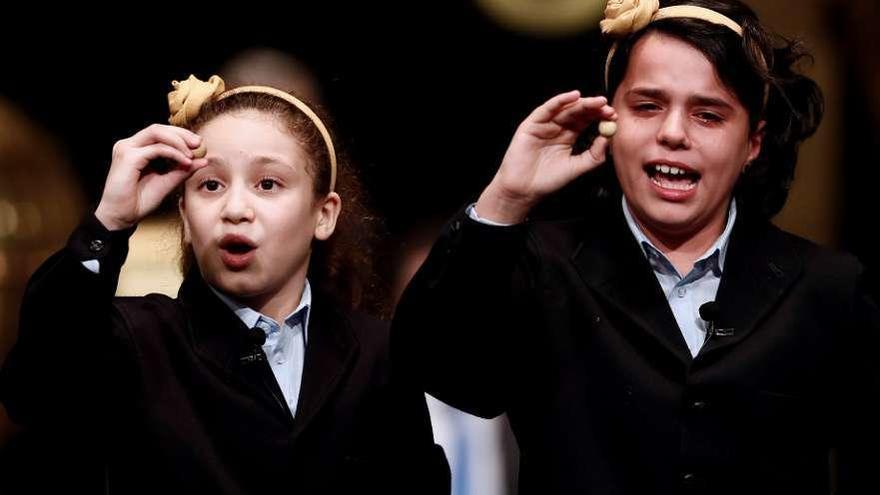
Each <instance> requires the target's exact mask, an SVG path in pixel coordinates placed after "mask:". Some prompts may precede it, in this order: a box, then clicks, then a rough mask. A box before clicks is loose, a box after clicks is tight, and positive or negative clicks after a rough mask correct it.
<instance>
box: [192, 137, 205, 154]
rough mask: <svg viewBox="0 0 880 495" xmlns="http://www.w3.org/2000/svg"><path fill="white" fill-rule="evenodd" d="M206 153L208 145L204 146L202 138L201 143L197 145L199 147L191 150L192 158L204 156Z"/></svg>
mask: <svg viewBox="0 0 880 495" xmlns="http://www.w3.org/2000/svg"><path fill="white" fill-rule="evenodd" d="M207 154H208V147H207V146H205V140H204V139H202V143H201V144H200V145H199V147H198V148H196V149H194V150H193V158H204V157H205V155H207Z"/></svg>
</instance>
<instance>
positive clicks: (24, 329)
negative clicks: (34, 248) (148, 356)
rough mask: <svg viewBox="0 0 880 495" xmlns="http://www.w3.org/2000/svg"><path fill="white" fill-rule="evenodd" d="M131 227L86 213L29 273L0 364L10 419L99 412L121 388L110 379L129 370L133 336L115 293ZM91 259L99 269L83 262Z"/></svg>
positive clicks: (1, 394)
mask: <svg viewBox="0 0 880 495" xmlns="http://www.w3.org/2000/svg"><path fill="white" fill-rule="evenodd" d="M133 232H134V229H127V230H121V231H115V232H111V231H108V230H107V229H106V228H105V227H104V226H103V225H102V224H101V223H100V221H98V219H97V218H95V217H94V215H90V216H89V217H88V218H86V219H85V220H84V221H83V222H82V223H81V224H80V225H79V226H78V227H77V229H76V230H75V231H74V232H73V234H72V235H71V236H70V238H69V239H68V242H67V245H66V246H65V247H64V248H62V249H61V250H60V251H58V252H56V253H55V254H53V255H52V256H51V257H50V258H49V259H48V260H46V261H45V262H44V263H43V264H42V265H41V266H40V267H39V268H38V269H37V271H36V272H35V273H34V274H33V276H32V277H31V278H30V280H29V281H28V285H27V287H26V290H25V294H24V299H23V301H22V307H21V317H20V326H19V334H18V339H17V342H16V343H15V345H14V347H13V348H12V350H11V351H10V353H9V355H8V357H7V359H6V362H5V363H4V366H3V369H2V370H0V401H2V402H3V404H4V405H5V406H6V408H7V411H8V412H9V415H10V417H11V418H12V419H13V420H14V421H16V422H18V423H21V424H31V423H37V422H41V421H43V420H51V419H52V418H55V419H58V418H65V419H73V420H75V419H86V418H91V419H98V418H99V417H100V416H101V414H103V413H105V412H108V413H109V409H107V405H108V403H109V402H112V400H113V399H114V398H118V397H119V396H120V395H121V394H124V393H125V391H124V390H119V389H114V388H113V387H118V386H119V385H120V384H122V383H123V382H124V381H125V379H126V373H128V372H130V370H129V369H127V368H126V366H127V365H126V364H125V363H126V362H131V361H130V360H129V359H128V357H127V356H128V355H130V353H131V352H132V349H131V345H132V344H131V340H130V339H128V338H126V336H125V334H124V331H125V330H124V329H123V327H122V325H121V322H120V321H119V318H118V315H116V314H115V311H114V309H113V296H114V293H115V291H116V284H117V281H118V279H119V272H120V269H121V268H122V264H123V263H124V261H125V257H126V255H127V253H128V239H129V237H130V236H131V234H132V233H133ZM89 259H94V260H97V261H98V262H99V264H100V271H99V273H98V274H95V273H93V272H91V271H90V270H88V269H87V268H86V267H85V266H83V264H82V262H83V261H84V260H89ZM94 412H98V413H99V414H98V415H97V416H95V415H94V414H93V413H94Z"/></svg>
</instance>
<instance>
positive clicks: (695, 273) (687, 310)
mask: <svg viewBox="0 0 880 495" xmlns="http://www.w3.org/2000/svg"><path fill="white" fill-rule="evenodd" d="M622 203H623V215H624V216H625V217H626V224H627V225H628V226H629V230H630V231H631V232H632V234H633V236H635V238H636V241H638V243H639V245H640V246H642V249H643V250H644V252H645V256H646V257H647V258H648V262H649V263H650V264H651V268H653V269H654V275H655V276H656V277H657V281H658V282H660V287H661V288H662V289H663V294H665V295H666V301H667V302H668V303H669V308H670V309H672V314H673V315H675V321H676V322H678V328H679V330H681V335H682V336H683V337H684V340H685V342H686V343H687V346H688V349H690V351H691V355H692V356H696V355H697V353H699V352H700V348H701V347H703V343H704V342H705V341H706V322H705V321H703V319H702V318H700V306H702V305H703V304H704V303H707V302H709V301H714V300H715V295H716V294H717V293H718V286H719V284H720V283H721V275H722V273H723V272H724V260H725V258H726V257H727V245H728V243H729V241H730V232H731V231H732V230H733V224H734V222H735V221H736V200H731V202H730V209H729V210H728V211H727V225H726V226H725V227H724V231H723V232H722V233H721V235H720V236H719V237H718V239H717V240H716V241H715V243H714V244H712V246H710V247H709V249H707V250H706V252H704V253H703V255H702V256H700V257H699V258H698V259H697V261H696V263H694V268H693V269H692V270H691V271H690V273H688V274H687V275H686V276H684V277H682V276H681V275H679V273H678V271H677V270H676V269H675V267H674V266H673V265H672V263H671V262H670V261H669V259H668V258H667V257H666V256H664V255H663V253H661V252H660V250H659V249H657V247H656V246H654V244H653V243H652V242H651V241H650V240H648V238H647V237H646V236H645V233H644V232H642V229H641V227H639V225H638V224H637V223H636V222H635V219H634V218H633V216H632V213H631V212H630V211H629V205H628V204H627V202H626V198H625V197H624V198H623V199H622Z"/></svg>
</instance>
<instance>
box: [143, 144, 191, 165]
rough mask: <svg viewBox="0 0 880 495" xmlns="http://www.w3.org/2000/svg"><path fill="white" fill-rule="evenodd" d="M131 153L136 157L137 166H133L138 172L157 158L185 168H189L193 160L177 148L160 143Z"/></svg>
mask: <svg viewBox="0 0 880 495" xmlns="http://www.w3.org/2000/svg"><path fill="white" fill-rule="evenodd" d="M133 153H134V154H135V155H136V156H137V157H138V160H137V164H136V165H135V168H137V169H138V170H143V169H144V168H146V166H147V165H148V164H149V163H150V162H151V161H153V160H156V159H158V158H165V159H166V160H171V161H173V162H176V163H177V164H179V165H181V166H184V167H186V168H190V167H191V166H192V164H193V159H192V158H190V156H188V155H186V154H184V153H183V152H182V151H180V149H179V148H176V147H173V146H169V145H167V144H162V143H156V144H151V145H149V146H144V147H142V148H138V149H136V150H134V151H133Z"/></svg>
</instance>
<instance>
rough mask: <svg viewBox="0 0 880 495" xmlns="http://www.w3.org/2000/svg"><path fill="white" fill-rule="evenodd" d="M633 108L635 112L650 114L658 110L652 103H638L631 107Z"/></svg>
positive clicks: (657, 106)
mask: <svg viewBox="0 0 880 495" xmlns="http://www.w3.org/2000/svg"><path fill="white" fill-rule="evenodd" d="M633 108H634V109H635V111H637V112H652V111H655V110H659V109H660V105H657V104H656V103H653V102H647V101H646V102H639V103H636V104H635V105H633Z"/></svg>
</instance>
